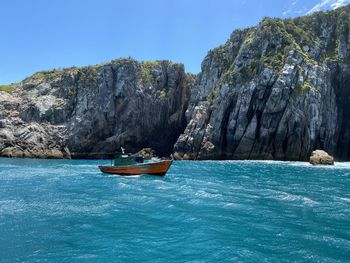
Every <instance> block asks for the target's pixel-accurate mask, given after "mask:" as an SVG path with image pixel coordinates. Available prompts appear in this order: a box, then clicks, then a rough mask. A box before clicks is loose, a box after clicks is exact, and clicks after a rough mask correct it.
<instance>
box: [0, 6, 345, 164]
mask: <svg viewBox="0 0 350 263" xmlns="http://www.w3.org/2000/svg"><path fill="white" fill-rule="evenodd" d="M349 21H350V6H346V7H342V8H339V9H336V10H334V11H329V12H319V13H315V14H313V15H310V16H305V17H298V18H293V19H285V20H282V19H272V18H265V19H263V21H261V23H259V24H258V25H257V26H255V27H251V28H247V29H243V30H236V31H234V32H233V33H232V35H231V37H230V38H229V40H228V41H227V42H226V43H225V44H224V45H222V46H219V47H218V48H215V49H213V50H211V51H209V53H208V55H207V56H206V57H205V59H204V61H203V63H202V71H201V72H200V73H199V74H198V75H197V77H196V78H195V77H194V76H193V75H191V74H186V73H185V72H184V68H183V65H180V64H174V63H171V62H169V61H157V62H143V63H140V62H137V61H135V60H133V59H119V60H115V61H112V62H110V63H106V64H103V65H97V66H91V67H84V68H70V69H64V70H54V71H46V72H39V73H36V74H34V75H33V76H31V77H29V78H27V79H25V80H24V81H22V82H21V83H18V84H14V85H8V86H0V156H18V157H21V156H23V157H30V156H32V157H51V158H66V157H69V156H72V157H74V158H79V157H82V158H86V157H91V158H94V157H100V156H107V155H110V154H112V153H113V152H115V151H116V150H117V149H119V148H120V147H121V146H123V147H125V148H126V149H127V151H128V152H136V151H138V150H140V149H142V148H145V147H151V148H152V149H154V150H156V152H157V154H158V155H160V156H164V155H169V154H171V153H172V152H173V151H174V155H173V156H174V157H175V158H177V159H276V160H303V161H307V160H308V159H309V156H310V154H311V152H312V151H313V150H314V149H324V150H326V151H327V152H329V153H330V154H332V155H333V156H335V157H336V158H337V159H345V160H349V159H350V107H348V104H349V102H350V87H349V86H350V33H349V32H350V23H349ZM194 81H195V83H194ZM193 83H194V84H193ZM1 90H3V91H1ZM174 144H175V145H174Z"/></svg>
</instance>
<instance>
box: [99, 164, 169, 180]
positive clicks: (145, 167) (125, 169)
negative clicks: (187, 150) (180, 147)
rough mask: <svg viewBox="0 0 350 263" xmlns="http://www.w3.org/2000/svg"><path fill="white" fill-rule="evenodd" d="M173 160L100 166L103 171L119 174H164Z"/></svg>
mask: <svg viewBox="0 0 350 263" xmlns="http://www.w3.org/2000/svg"><path fill="white" fill-rule="evenodd" d="M172 162H173V160H165V161H160V162H154V163H141V164H135V165H126V166H102V165H100V166H99V167H98V168H99V169H100V170H101V172H104V173H109V174H119V175H124V176H128V175H129V176H130V175H138V174H151V175H158V176H164V175H165V174H166V173H167V171H168V170H169V168H170V165H171V164H172Z"/></svg>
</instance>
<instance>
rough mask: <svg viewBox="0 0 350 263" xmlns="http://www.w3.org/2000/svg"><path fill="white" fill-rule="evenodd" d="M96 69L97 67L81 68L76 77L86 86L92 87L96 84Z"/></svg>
mask: <svg viewBox="0 0 350 263" xmlns="http://www.w3.org/2000/svg"><path fill="white" fill-rule="evenodd" d="M97 69H98V67H96V66H90V67H84V68H81V69H80V70H79V73H78V77H79V79H81V80H83V81H84V84H85V85H86V86H93V85H94V84H96V82H97V75H98V74H97Z"/></svg>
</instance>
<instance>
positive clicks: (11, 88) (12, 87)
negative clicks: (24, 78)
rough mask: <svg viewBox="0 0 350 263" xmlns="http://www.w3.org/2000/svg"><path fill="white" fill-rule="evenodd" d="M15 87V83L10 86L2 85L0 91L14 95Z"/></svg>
mask: <svg viewBox="0 0 350 263" xmlns="http://www.w3.org/2000/svg"><path fill="white" fill-rule="evenodd" d="M15 86H16V84H15V83H11V84H8V85H0V91H5V92H8V93H12V92H13V89H14V87H15Z"/></svg>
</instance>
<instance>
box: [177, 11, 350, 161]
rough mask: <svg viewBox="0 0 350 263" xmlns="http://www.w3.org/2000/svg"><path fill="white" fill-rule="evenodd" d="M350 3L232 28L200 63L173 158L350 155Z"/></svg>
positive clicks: (306, 157) (262, 157)
mask: <svg viewBox="0 0 350 263" xmlns="http://www.w3.org/2000/svg"><path fill="white" fill-rule="evenodd" d="M349 14H350V7H349V6H347V7H344V8H339V9H337V10H335V11H330V12H325V13H316V14H313V15H311V16H306V17H299V18H295V19H287V20H281V19H269V18H266V19H264V20H263V21H262V22H261V23H260V24H259V25H257V26H255V27H252V28H248V29H245V30H236V31H234V32H233V34H232V35H231V37H230V39H229V40H228V41H227V42H226V43H225V44H224V45H222V46H220V47H218V48H216V49H214V50H211V51H210V52H209V53H208V55H207V56H206V58H205V59H204V61H203V63H202V72H201V73H200V74H199V75H198V77H197V79H196V82H195V85H194V87H193V89H192V94H191V100H190V104H189V107H188V109H187V111H186V116H187V121H188V124H187V127H186V129H185V132H184V133H183V134H182V135H181V136H180V137H179V139H178V141H177V142H176V144H175V147H174V151H175V155H174V156H175V157H176V158H179V159H181V158H185V159H279V160H307V159H308V157H309V156H310V153H311V151H312V150H314V149H316V148H319V149H324V150H326V151H328V152H330V153H331V154H334V155H335V156H336V157H337V158H338V159H349V158H350V107H349V106H348V105H349V103H350V38H349V31H350V23H349V21H350V15H349Z"/></svg>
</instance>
